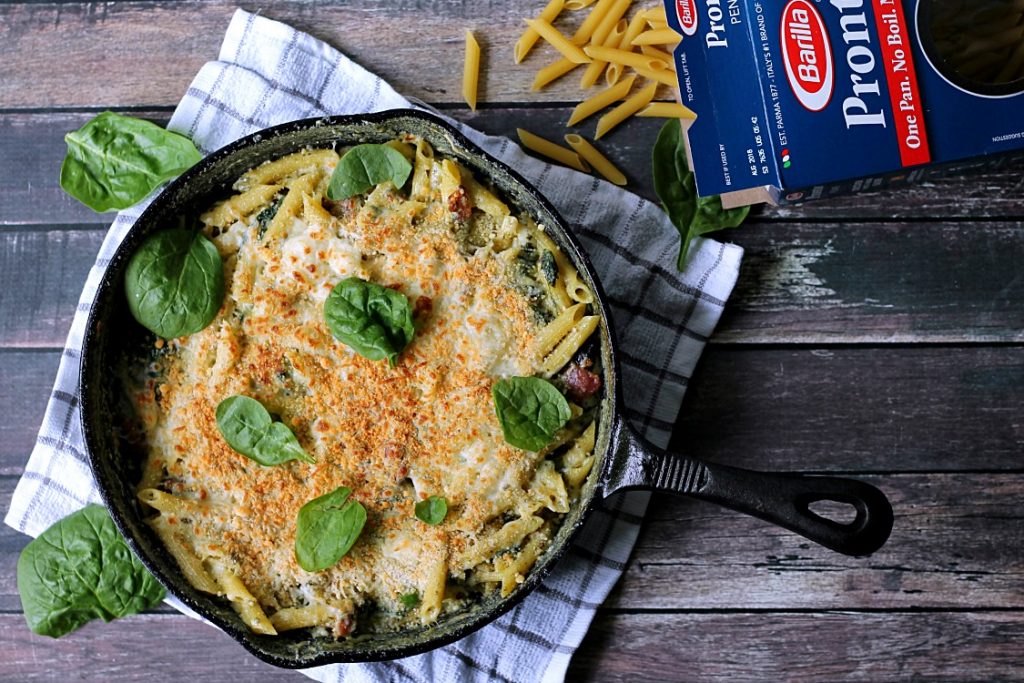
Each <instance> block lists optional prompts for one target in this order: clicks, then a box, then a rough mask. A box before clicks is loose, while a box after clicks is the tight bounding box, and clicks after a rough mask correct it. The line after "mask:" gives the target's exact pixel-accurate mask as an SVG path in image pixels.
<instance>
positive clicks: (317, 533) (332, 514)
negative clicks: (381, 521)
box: [295, 486, 366, 572]
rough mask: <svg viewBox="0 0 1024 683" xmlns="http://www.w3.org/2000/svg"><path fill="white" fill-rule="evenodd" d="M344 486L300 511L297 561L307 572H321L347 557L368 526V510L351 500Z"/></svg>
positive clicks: (309, 503) (296, 537) (296, 526)
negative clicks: (366, 525)
mask: <svg viewBox="0 0 1024 683" xmlns="http://www.w3.org/2000/svg"><path fill="white" fill-rule="evenodd" d="M351 493H352V489H350V488H347V487H345V486H341V487H338V488H336V489H335V490H333V491H331V492H330V493H326V494H324V495H322V496H320V497H319V498H314V499H313V500H311V501H309V502H308V503H306V504H305V505H303V506H302V507H301V508H300V509H299V517H298V519H297V520H296V524H295V559H296V560H298V562H299V566H300V567H302V568H303V569H305V570H306V571H307V572H318V571H321V570H323V569H327V568H328V567H330V566H332V565H333V564H335V563H336V562H337V561H338V560H340V559H341V558H342V557H344V556H345V553H347V552H348V551H349V550H350V549H351V548H352V545H353V544H354V543H355V542H356V539H358V538H359V534H360V533H362V531H363V525H365V524H366V508H364V507H363V506H362V504H360V503H359V502H358V501H355V500H348V497H349V495H350V494H351Z"/></svg>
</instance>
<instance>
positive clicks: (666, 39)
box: [632, 28, 682, 46]
mask: <svg viewBox="0 0 1024 683" xmlns="http://www.w3.org/2000/svg"><path fill="white" fill-rule="evenodd" d="M680 40H682V36H680V35H679V34H678V33H676V32H675V31H673V30H672V29H670V28H659V29H652V30H650V31H644V32H643V33H641V34H640V35H638V36H637V37H636V38H634V39H633V41H632V44H633V45H637V46H639V45H675V44H676V43H678V42H679V41H680Z"/></svg>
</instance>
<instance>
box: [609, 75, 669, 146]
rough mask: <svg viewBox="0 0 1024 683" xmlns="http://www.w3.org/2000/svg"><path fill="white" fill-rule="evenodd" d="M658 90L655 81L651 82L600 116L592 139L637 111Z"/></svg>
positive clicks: (648, 102)
mask: <svg viewBox="0 0 1024 683" xmlns="http://www.w3.org/2000/svg"><path fill="white" fill-rule="evenodd" d="M657 90H658V84H657V83H651V84H650V85H648V86H646V87H644V88H643V89H641V90H640V91H638V92H637V93H635V94H634V95H632V96H631V97H629V99H627V100H626V101H625V102H623V103H622V104H620V105H619V106H617V107H615V109H612V110H611V111H610V112H608V113H607V114H605V115H604V116H602V117H601V118H600V119H598V121H597V131H596V132H595V133H594V139H595V140H599V139H601V138H602V137H604V136H605V135H607V134H608V131H610V130H612V129H613V128H615V126H617V125H619V124H620V123H622V122H623V121H625V120H626V119H628V118H629V117H630V116H632V115H633V114H635V113H637V112H638V111H640V110H641V109H643V108H644V107H646V106H647V105H648V104H650V103H651V100H653V99H654V93H655V92H657Z"/></svg>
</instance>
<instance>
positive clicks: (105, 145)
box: [60, 111, 203, 211]
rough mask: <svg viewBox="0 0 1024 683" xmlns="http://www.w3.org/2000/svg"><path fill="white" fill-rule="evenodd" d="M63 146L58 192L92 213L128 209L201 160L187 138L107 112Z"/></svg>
mask: <svg viewBox="0 0 1024 683" xmlns="http://www.w3.org/2000/svg"><path fill="white" fill-rule="evenodd" d="M64 141H65V142H66V143H67V145H68V153H67V156H65V157H64V163H63V164H62V165H61V167H60V186H61V187H62V188H64V191H65V192H67V193H68V194H69V195H71V196H72V197H74V198H75V199H77V200H78V201H80V202H82V203H83V204H85V205H86V206H88V207H89V208H90V209H92V210H93V211H109V210H110V209H126V208H128V207H129V206H131V205H132V204H135V203H136V202H138V201H139V200H141V199H143V198H145V197H146V195H148V194H149V193H150V192H152V191H153V190H154V189H155V188H156V187H157V186H158V185H160V184H161V183H163V182H164V181H167V180H170V179H171V178H173V177H175V176H177V175H180V174H181V173H183V172H184V171H185V170H186V169H188V168H189V167H190V166H192V165H194V164H195V163H197V162H198V161H199V160H200V159H202V158H203V157H202V155H201V154H200V153H199V151H198V150H197V149H196V147H195V145H193V144H192V141H191V140H189V139H188V138H186V137H183V136H181V135H178V134H177V133H172V132H170V131H168V130H164V129H163V128H161V127H160V126H158V125H156V124H154V123H150V122H149V121H143V120H142V119H136V118H132V117H130V116H121V115H119V114H114V113H112V112H109V111H107V112H103V113H102V114H100V115H99V116H97V117H95V118H94V119H92V120H91V121H89V122H88V123H86V124H85V125H84V126H82V127H81V128H79V129H78V130H76V131H72V132H70V133H68V134H67V135H65V136H64Z"/></svg>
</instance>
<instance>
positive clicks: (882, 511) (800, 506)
mask: <svg viewBox="0 0 1024 683" xmlns="http://www.w3.org/2000/svg"><path fill="white" fill-rule="evenodd" d="M611 453H612V457H611V458H610V461H609V467H608V468H607V469H606V471H605V476H604V487H605V495H608V494H610V493H613V492H615V491H620V490H628V489H648V490H658V491H670V492H672V493H680V494H683V495H687V496H691V497H693V498H700V499H702V500H707V501H711V502H714V503H718V504H719V505H723V506H725V507H728V508H731V509H733V510H737V511H739V512H744V513H746V514H749V515H753V516H755V517H760V518H761V519H764V520H766V521H768V522H771V523H772V524H776V525H778V526H781V527H785V528H786V529H789V530H790V531H795V532H796V533H798V534H800V535H801V536H805V537H806V538H809V539H810V540H812V541H814V542H815V543H818V544H820V545H823V546H825V547H826V548H830V549H832V550H835V551H837V552H840V553H843V554H845V555H870V554H871V553H873V552H875V551H876V550H878V549H879V548H881V547H882V545H883V544H884V543H885V542H886V540H887V539H888V538H889V533H890V532H891V531H892V523H893V516H892V505H890V504H889V501H888V499H887V498H886V497H885V494H883V493H882V492H881V491H879V490H878V489H877V488H875V487H874V486H871V485H870V484H866V483H864V482H862V481H857V480H855V479H843V478H839V477H808V476H803V475H799V474H771V473H767V472H753V471H751V470H743V469H739V468H737V467H729V466H727V465H718V464H714V463H709V462H704V461H702V460H697V459H695V458H688V457H684V456H682V455H678V454H675V453H669V452H668V451H665V450H662V449H660V448H657V447H655V446H653V445H651V444H649V443H647V442H646V441H645V440H644V439H643V438H641V437H640V436H639V435H638V434H636V432H634V431H633V429H632V428H631V427H630V426H629V425H627V424H626V423H625V421H624V420H621V419H620V420H617V424H616V425H615V434H614V435H613V444H612V449H611ZM820 501H834V502H837V503H845V504H847V505H851V506H853V508H854V510H855V511H856V517H855V518H854V519H853V521H851V522H847V523H842V522H837V521H834V520H831V519H828V518H826V517H823V516H821V515H819V514H817V513H815V512H814V511H813V510H811V509H810V506H811V505H812V504H813V503H817V502H820Z"/></svg>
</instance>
